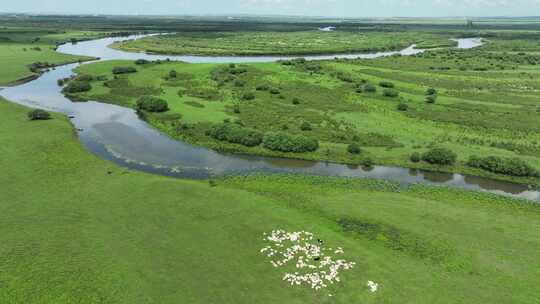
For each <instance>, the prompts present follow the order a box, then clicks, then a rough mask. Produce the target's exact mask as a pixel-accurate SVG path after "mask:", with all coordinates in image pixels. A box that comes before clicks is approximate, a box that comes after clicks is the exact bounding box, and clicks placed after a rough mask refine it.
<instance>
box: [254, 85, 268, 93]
mask: <svg viewBox="0 0 540 304" xmlns="http://www.w3.org/2000/svg"><path fill="white" fill-rule="evenodd" d="M255 89H256V90H257V91H268V90H270V86H269V85H267V84H260V85H258V86H257V87H256V88H255Z"/></svg>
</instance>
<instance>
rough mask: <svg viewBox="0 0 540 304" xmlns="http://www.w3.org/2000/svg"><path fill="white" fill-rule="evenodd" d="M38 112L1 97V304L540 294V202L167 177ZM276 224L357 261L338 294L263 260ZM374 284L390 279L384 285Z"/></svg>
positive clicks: (286, 180)
mask: <svg viewBox="0 0 540 304" xmlns="http://www.w3.org/2000/svg"><path fill="white" fill-rule="evenodd" d="M28 110H29V109H28V108H25V107H21V106H18V105H14V104H12V103H8V102H6V101H3V100H2V101H0V113H2V117H3V118H2V119H3V120H2V121H3V128H2V129H0V141H1V142H2V143H3V149H2V151H3V153H2V158H0V166H1V167H2V169H3V170H2V174H0V182H1V184H2V185H3V186H4V188H3V189H4V191H0V209H1V210H2V212H0V223H3V224H0V226H2V234H1V235H0V242H1V244H2V246H1V248H2V252H3V254H2V258H0V270H1V271H2V273H3V274H4V276H3V277H2V278H3V279H2V286H3V288H2V289H1V292H0V302H6V303H11V302H24V303H40V302H65V301H71V302H77V303H92V304H94V303H111V302H114V303H130V304H131V303H142V302H148V301H151V302H159V303H164V304H167V303H179V302H190V303H213V302H220V303H235V304H238V303H250V304H251V303H276V302H284V301H285V302H287V303H306V302H307V303H310V302H316V301H323V302H328V303H332V302H337V303H351V302H354V301H360V302H362V303H378V302H381V301H384V302H391V303H393V302H415V303H433V302H434V301H439V302H440V301H443V302H448V303H455V302H456V301H459V299H461V298H462V297H466V298H467V301H468V303H486V302H498V303H512V302H515V299H516V298H515V294H519V295H520V302H522V303H534V302H535V301H536V299H537V298H538V297H539V296H540V294H538V292H537V289H536V288H534V286H536V285H537V284H538V281H537V278H539V277H540V273H538V271H537V269H540V267H537V266H538V265H537V264H538V261H537V260H536V259H535V258H534V257H535V253H536V252H537V251H538V250H540V243H539V242H538V240H539V239H540V235H538V233H539V231H540V229H534V227H537V226H539V225H540V213H539V210H538V206H537V205H535V204H530V203H527V202H524V201H520V200H513V199H509V198H504V197H501V196H497V195H492V194H484V193H477V192H470V191H460V190H457V189H448V188H441V187H426V186H413V187H401V186H398V185H395V184H392V183H387V182H382V181H374V180H354V179H340V178H327V177H325V178H317V177H310V176H295V175H278V176H266V175H254V176H247V177H239V176H238V177H230V178H225V179H214V180H213V181H212V182H208V181H190V180H180V179H170V178H166V177H162V176H156V175H151V174H145V173H141V172H136V171H132V170H127V169H125V168H121V167H118V166H116V165H114V164H112V163H110V162H107V161H104V160H102V159H99V158H97V157H96V156H94V155H92V154H90V153H88V152H87V151H86V149H85V148H84V147H83V146H82V145H81V144H80V143H79V140H78V139H77V137H76V135H75V131H74V130H73V128H72V127H71V126H70V123H69V121H68V119H67V118H66V117H64V116H62V115H58V114H53V119H52V120H47V121H29V120H28V119H27V117H26V113H27V111H28ZM246 215H248V216H246ZM404 218H406V219H407V220H406V221H404V220H403V219H404ZM345 219H346V220H347V222H345V221H344V220H345ZM493 219H497V220H493ZM340 223H342V224H344V223H357V224H358V225H359V226H358V227H368V228H369V229H366V230H363V229H360V230H354V229H353V230H351V229H350V227H353V226H350V225H347V226H346V227H349V228H347V229H346V228H345V226H342V225H341V224H340ZM279 228H281V229H286V230H291V231H297V230H298V231H300V230H306V231H311V232H314V233H316V235H317V237H319V238H322V239H323V240H324V241H325V243H326V244H327V245H329V246H341V247H343V249H344V251H345V252H346V255H345V256H344V258H346V259H348V260H353V261H355V262H357V266H356V267H355V268H353V270H351V271H348V272H345V273H343V276H342V277H341V282H340V283H338V284H336V285H332V287H330V289H328V290H325V292H314V291H313V290H311V289H310V288H307V287H306V288H303V287H290V285H289V284H287V283H286V282H283V281H282V273H281V272H280V270H279V269H276V268H274V267H272V266H271V265H270V264H269V263H268V261H267V260H266V259H265V257H264V256H263V255H261V254H260V253H259V251H260V249H261V248H262V247H263V246H264V245H265V243H264V242H263V241H262V239H261V237H262V234H263V233H264V232H269V231H272V230H273V229H279ZM509 246H510V247H511V248H512V250H508V248H509ZM535 265H537V266H535ZM30 269H31V271H30ZM508 278H511V279H510V280H509V279H508ZM367 280H373V281H376V282H377V283H379V284H380V285H379V286H380V288H379V291H378V292H377V293H375V294H371V293H369V292H368V290H367V287H366V282H367ZM501 282H504V284H502V283H501ZM239 286H242V288H240V287H239ZM209 289H211V290H212V292H208V290H209ZM35 290H44V292H40V293H36V292H34V291H35ZM478 290H483V291H486V292H482V293H479V292H478ZM329 293H331V294H332V295H333V296H332V297H329V296H328V294H329ZM141 294H144V296H141Z"/></svg>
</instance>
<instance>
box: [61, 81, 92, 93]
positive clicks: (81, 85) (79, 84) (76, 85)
mask: <svg viewBox="0 0 540 304" xmlns="http://www.w3.org/2000/svg"><path fill="white" fill-rule="evenodd" d="M91 89H92V86H91V85H90V83H88V82H85V81H71V82H70V83H68V85H67V86H66V87H65V88H64V89H63V90H62V92H64V93H81V92H87V91H90V90H91Z"/></svg>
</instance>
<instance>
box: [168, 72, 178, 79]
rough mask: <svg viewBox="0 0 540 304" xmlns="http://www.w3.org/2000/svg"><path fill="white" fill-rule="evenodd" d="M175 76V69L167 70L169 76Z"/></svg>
mask: <svg viewBox="0 0 540 304" xmlns="http://www.w3.org/2000/svg"><path fill="white" fill-rule="evenodd" d="M176 76H177V73H176V71H175V70H170V71H169V78H176Z"/></svg>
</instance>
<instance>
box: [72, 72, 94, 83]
mask: <svg viewBox="0 0 540 304" xmlns="http://www.w3.org/2000/svg"><path fill="white" fill-rule="evenodd" d="M92 80H94V77H92V76H91V75H84V74H82V75H79V76H77V77H75V81H86V82H88V81H92Z"/></svg>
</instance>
